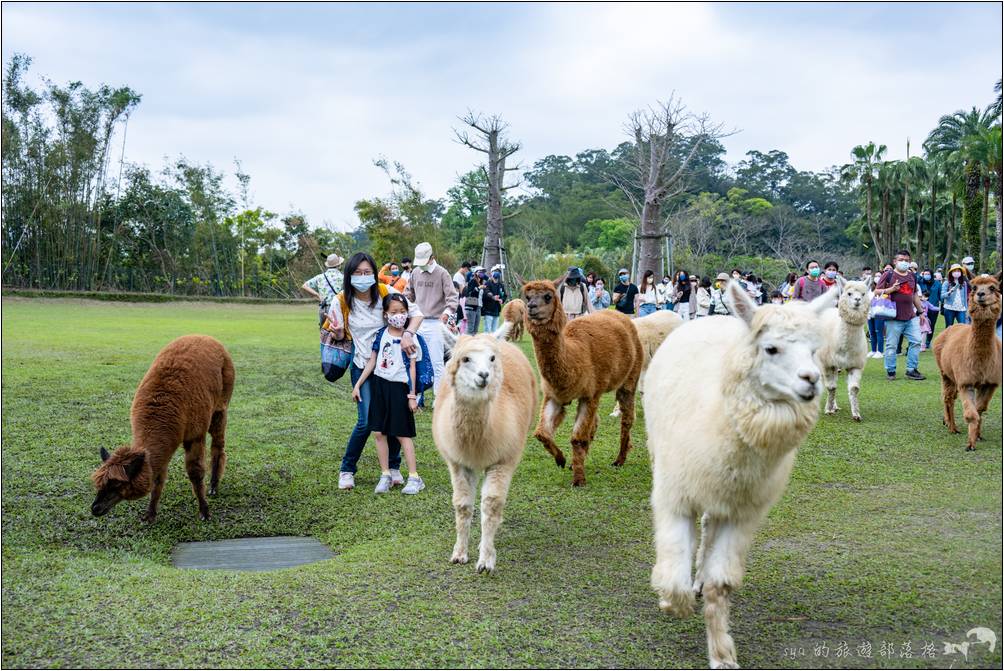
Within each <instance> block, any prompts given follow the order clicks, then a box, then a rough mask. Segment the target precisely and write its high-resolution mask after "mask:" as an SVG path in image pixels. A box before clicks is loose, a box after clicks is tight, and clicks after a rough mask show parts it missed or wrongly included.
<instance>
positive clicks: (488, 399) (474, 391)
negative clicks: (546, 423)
mask: <svg viewBox="0 0 1004 671" xmlns="http://www.w3.org/2000/svg"><path fill="white" fill-rule="evenodd" d="M511 327H512V324H511V323H510V322H506V323H504V324H503V326H502V328H500V329H499V330H498V331H496V332H495V333H494V334H492V335H489V334H480V335H476V336H461V337H460V338H459V339H457V340H456V342H455V343H453V345H452V349H453V352H452V356H451V358H450V361H449V363H448V364H447V365H446V374H445V375H444V376H443V379H442V381H441V382H440V384H439V387H438V389H437V390H436V407H435V409H434V410H433V413H432V437H433V439H434V440H435V442H436V449H437V450H439V454H440V455H442V457H443V459H444V460H445V461H446V464H447V466H449V469H450V480H451V482H452V483H453V509H454V513H455V517H456V525H457V542H456V545H454V547H453V555H452V556H451V557H450V561H452V562H453V563H455V564H466V563H467V546H468V539H469V536H470V530H471V518H472V517H473V516H474V496H475V494H476V493H477V488H478V478H479V476H480V475H481V473H482V472H484V474H485V481H484V484H483V485H482V487H481V547H480V551H479V557H478V572H479V573H480V572H482V571H485V572H487V573H491V572H492V571H494V570H495V534H496V532H497V531H498V528H499V526H500V525H501V524H502V511H503V509H504V508H505V502H506V497H507V496H508V495H509V483H510V482H511V481H512V475H513V472H515V470H516V466H517V465H518V464H519V462H520V459H522V458H523V448H524V446H525V445H526V436H527V433H528V432H529V431H530V428H531V427H532V426H533V420H534V417H535V415H536V411H537V378H536V376H535V375H534V374H533V369H532V368H531V367H530V362H529V361H527V358H526V355H524V354H523V352H522V351H520V349H519V348H518V347H516V346H515V345H512V344H510V343H508V342H505V340H504V339H505V337H506V335H508V333H509V329H510V328H511Z"/></svg>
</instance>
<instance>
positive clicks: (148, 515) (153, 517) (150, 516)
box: [139, 510, 157, 524]
mask: <svg viewBox="0 0 1004 671" xmlns="http://www.w3.org/2000/svg"><path fill="white" fill-rule="evenodd" d="M139 519H140V520H141V521H143V522H146V523H147V524H153V523H154V522H156V521H157V513H152V512H150V511H149V510H148V511H146V512H145V513H143V514H142V515H140V517H139Z"/></svg>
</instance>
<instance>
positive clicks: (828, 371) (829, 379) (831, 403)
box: [823, 368, 840, 415]
mask: <svg viewBox="0 0 1004 671" xmlns="http://www.w3.org/2000/svg"><path fill="white" fill-rule="evenodd" d="M823 383H824V386H825V387H826V411H825V412H826V414H827V415H833V414H836V412H837V410H839V409H840V408H838V407H837V369H836V368H825V369H823Z"/></svg>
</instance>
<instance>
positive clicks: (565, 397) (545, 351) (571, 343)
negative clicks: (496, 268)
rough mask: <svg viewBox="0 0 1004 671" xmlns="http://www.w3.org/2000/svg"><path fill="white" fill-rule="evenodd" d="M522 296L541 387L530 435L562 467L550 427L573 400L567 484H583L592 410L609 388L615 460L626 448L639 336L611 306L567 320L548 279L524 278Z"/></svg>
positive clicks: (621, 459) (592, 425)
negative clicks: (615, 420)
mask: <svg viewBox="0 0 1004 671" xmlns="http://www.w3.org/2000/svg"><path fill="white" fill-rule="evenodd" d="M523 300H524V301H525V302H526V304H527V318H526V326H527V330H528V331H529V332H530V336H531V337H532V338H533V349H534V352H535V354H536V356H537V366H538V368H539V370H540V376H541V380H542V387H543V390H544V404H543V407H542V408H541V413H540V421H539V422H538V424H537V430H536V431H535V433H534V435H535V436H536V438H537V439H538V440H539V441H540V442H541V443H542V444H543V445H544V447H545V449H547V451H548V452H550V453H551V455H552V456H554V460H555V463H556V464H557V465H558V466H559V467H561V468H564V466H565V456H564V454H563V453H562V452H561V450H560V449H559V448H558V446H557V444H556V443H555V442H554V431H555V429H556V428H557V427H558V426H559V425H560V424H561V421H562V419H564V416H565V408H566V407H567V406H568V405H569V404H570V403H572V402H573V401H578V409H577V411H576V418H575V426H574V427H573V429H572V473H573V476H572V484H573V485H575V486H580V485H584V484H585V483H586V476H585V469H584V462H585V457H586V454H587V453H588V452H589V446H590V443H591V442H592V440H593V436H594V435H595V433H596V426H597V421H598V420H597V412H596V411H597V408H598V406H599V402H600V398H601V397H602V395H603V394H604V393H606V392H608V391H616V393H617V403H618V405H619V406H620V409H621V417H620V420H621V435H620V452H619V453H618V455H617V460H616V461H614V465H615V466H621V465H623V464H624V460H625V458H626V457H627V453H628V452H629V451H630V450H631V426H632V425H633V424H634V403H635V390H636V389H637V386H638V378H639V376H640V374H641V367H642V363H643V362H644V360H645V353H644V350H643V348H642V344H641V340H640V339H639V338H638V332H637V330H636V329H635V327H634V326H632V324H631V319H630V318H629V317H627V316H626V315H623V314H621V313H619V312H616V311H613V310H602V311H599V312H594V313H591V314H588V315H584V316H582V317H579V318H577V319H575V320H573V321H571V322H569V321H568V319H567V316H566V315H565V312H564V310H563V309H562V307H561V301H560V300H558V293H557V291H556V289H555V288H554V284H553V283H552V282H549V281H546V280H539V281H535V282H529V283H527V284H526V285H524V286H523Z"/></svg>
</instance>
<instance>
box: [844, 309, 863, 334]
mask: <svg viewBox="0 0 1004 671" xmlns="http://www.w3.org/2000/svg"><path fill="white" fill-rule="evenodd" d="M838 312H839V313H840V324H841V330H842V331H844V332H847V331H851V330H860V329H861V327H862V326H864V325H865V324H866V323H868V309H867V307H866V308H865V310H864V312H861V311H854V310H851V309H850V308H848V307H845V306H843V305H841V306H839V308H838Z"/></svg>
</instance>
